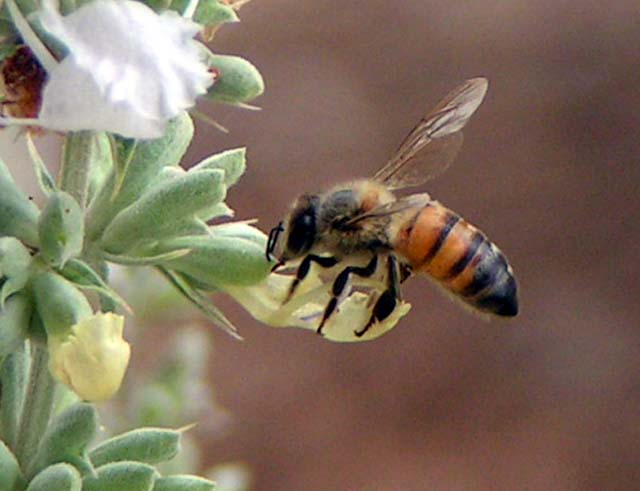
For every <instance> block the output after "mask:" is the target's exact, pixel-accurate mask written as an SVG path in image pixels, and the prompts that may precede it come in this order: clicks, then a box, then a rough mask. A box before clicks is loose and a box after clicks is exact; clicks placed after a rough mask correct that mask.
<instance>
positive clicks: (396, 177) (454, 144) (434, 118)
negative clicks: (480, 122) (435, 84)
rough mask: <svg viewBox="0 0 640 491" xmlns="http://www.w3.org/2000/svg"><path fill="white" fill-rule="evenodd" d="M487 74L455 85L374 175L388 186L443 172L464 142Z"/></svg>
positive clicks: (484, 89) (484, 90)
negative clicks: (465, 129) (463, 136)
mask: <svg viewBox="0 0 640 491" xmlns="http://www.w3.org/2000/svg"><path fill="white" fill-rule="evenodd" d="M487 87H488V82H487V79H485V78H472V79H470V80H467V81H466V82H465V83H463V84H462V85H460V86H458V87H456V88H455V89H454V90H453V91H451V92H450V93H449V94H447V96H446V97H445V98H444V99H442V100H441V101H440V103H438V105H437V106H436V107H435V108H433V109H432V110H431V111H430V112H429V113H427V115H426V116H425V117H423V118H422V119H421V120H420V122H419V123H418V124H417V125H416V126H415V127H414V128H413V129H412V130H411V131H410V132H409V134H408V135H407V136H406V137H405V139H404V140H403V141H402V143H401V144H400V146H399V147H398V149H397V150H396V152H395V153H394V154H393V156H392V157H391V159H389V161H388V162H387V163H386V164H385V165H384V167H382V169H380V170H379V171H378V172H376V174H375V175H374V176H373V178H374V179H375V180H377V181H379V182H382V183H383V184H385V185H386V186H387V187H388V188H389V189H399V188H405V187H410V186H417V185H419V184H423V183H425V182H426V181H428V180H429V179H432V178H433V177H436V176H437V175H439V174H442V173H443V172H444V171H445V170H446V169H447V167H449V164H450V163H451V162H452V161H453V159H454V158H455V156H456V155H457V154H458V151H459V150H460V147H461V146H462V132H461V130H462V128H463V127H464V126H465V125H466V124H467V121H469V118H470V117H471V115H472V114H473V113H474V112H475V111H476V109H478V106H480V103H481V102H482V99H483V98H484V96H485V94H486V93H487Z"/></svg>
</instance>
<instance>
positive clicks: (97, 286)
mask: <svg viewBox="0 0 640 491" xmlns="http://www.w3.org/2000/svg"><path fill="white" fill-rule="evenodd" d="M60 274H62V276H64V277H65V278H66V279H68V280H69V281H71V282H73V283H74V284H75V285H77V286H78V287H80V288H83V289H88V290H93V291H95V292H97V293H98V294H100V295H101V296H104V297H107V298H108V299H109V300H111V301H112V302H113V303H115V304H116V305H119V306H120V307H122V308H123V309H125V310H126V311H127V312H129V313H131V312H132V310H131V307H129V305H128V304H127V302H126V301H125V299H124V298H122V297H121V296H120V295H118V293H116V291H115V290H114V289H113V288H111V287H110V286H109V285H108V284H107V283H106V282H105V281H104V280H103V279H102V278H101V277H100V275H99V274H98V273H96V272H95V271H94V270H93V269H92V268H91V266H89V265H88V264H87V263H85V262H84V261H81V260H79V259H71V260H70V261H69V262H67V264H66V265H65V267H64V269H63V270H62V271H60Z"/></svg>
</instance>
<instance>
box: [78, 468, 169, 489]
mask: <svg viewBox="0 0 640 491" xmlns="http://www.w3.org/2000/svg"><path fill="white" fill-rule="evenodd" d="M96 471H97V472H96V475H95V476H87V477H85V478H84V480H83V483H82V491H116V490H118V491H120V490H122V491H124V490H126V491H152V490H153V485H154V482H155V480H156V479H157V478H158V477H159V474H158V472H157V471H156V470H155V469H154V468H153V467H151V466H150V465H147V464H141V463H139V462H114V463H112V464H107V465H104V466H102V467H99V468H98V469H96Z"/></svg>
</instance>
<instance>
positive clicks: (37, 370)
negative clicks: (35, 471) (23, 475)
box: [15, 345, 55, 469]
mask: <svg viewBox="0 0 640 491" xmlns="http://www.w3.org/2000/svg"><path fill="white" fill-rule="evenodd" d="M48 363H49V352H48V351H47V349H46V347H44V346H39V345H31V370H30V373H29V381H28V384H27V391H26V394H25V398H24V403H23V404H22V414H21V416H20V423H19V426H18V434H17V438H16V447H15V450H16V451H15V453H16V456H17V458H18V461H19V462H20V464H21V467H22V468H23V469H28V468H29V463H30V461H31V460H32V459H33V458H34V457H35V456H36V451H37V449H38V444H39V443H40V439H41V438H42V435H43V434H44V432H45V430H46V429H47V425H48V423H49V416H50V415H51V409H52V407H53V395H54V391H55V382H54V381H53V378H52V377H51V374H50V373H49V367H48Z"/></svg>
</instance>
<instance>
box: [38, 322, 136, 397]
mask: <svg viewBox="0 0 640 491" xmlns="http://www.w3.org/2000/svg"><path fill="white" fill-rule="evenodd" d="M123 329H124V317H122V316H120V315H116V314H113V313H102V312H99V313H97V314H94V315H92V316H90V317H87V318H85V319H83V320H81V321H80V322H78V323H77V324H75V325H73V326H72V327H71V332H70V333H69V334H68V335H66V336H64V337H59V336H52V337H50V338H49V355H50V360H49V370H50V371H51V373H52V374H53V376H54V377H55V378H56V379H58V380H59V381H60V382H62V383H64V384H65V385H67V386H68V387H69V388H71V390H73V391H74V392H75V393H76V394H78V396H79V397H81V398H82V399H84V400H86V401H104V400H107V399H109V398H111V397H112V396H113V395H114V394H115V393H116V392H117V390H118V389H119V388H120V384H121V383H122V379H123V377H124V373H125V371H126V369H127V365H128V364H129V356H130V354H131V348H130V346H129V343H127V342H126V341H125V340H124V339H123V338H122V331H123Z"/></svg>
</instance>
